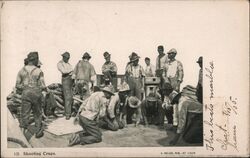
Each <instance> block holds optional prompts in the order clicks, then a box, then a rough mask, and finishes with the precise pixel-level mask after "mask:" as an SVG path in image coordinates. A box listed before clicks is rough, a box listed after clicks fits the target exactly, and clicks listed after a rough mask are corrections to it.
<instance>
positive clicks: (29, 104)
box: [20, 88, 43, 131]
mask: <svg viewBox="0 0 250 158" xmlns="http://www.w3.org/2000/svg"><path fill="white" fill-rule="evenodd" d="M42 101H43V95H42V91H41V89H39V88H25V89H24V90H23V92H22V106H21V119H20V127H21V128H26V129H27V128H28V126H29V118H30V114H31V111H33V115H34V119H35V126H36V128H37V131H39V130H40V129H41V128H42V107H41V106H42Z"/></svg>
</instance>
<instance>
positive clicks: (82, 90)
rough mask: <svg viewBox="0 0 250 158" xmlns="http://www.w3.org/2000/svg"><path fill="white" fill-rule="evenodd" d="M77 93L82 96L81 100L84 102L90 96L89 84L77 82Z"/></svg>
mask: <svg viewBox="0 0 250 158" xmlns="http://www.w3.org/2000/svg"><path fill="white" fill-rule="evenodd" d="M76 91H77V93H78V94H79V95H80V99H82V100H84V99H86V98H87V97H89V96H90V88H89V82H88V81H85V80H80V79H77V80H76Z"/></svg>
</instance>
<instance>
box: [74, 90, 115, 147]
mask: <svg viewBox="0 0 250 158" xmlns="http://www.w3.org/2000/svg"><path fill="white" fill-rule="evenodd" d="M112 95H114V93H113V86H112V85H109V86H106V87H104V88H103V89H102V91H99V92H95V93H92V94H91V95H90V97H89V98H87V99H86V100H85V101H84V103H83V104H82V105H81V107H80V108H79V111H78V114H77V117H76V121H78V122H79V124H80V125H81V126H82V128H83V129H84V131H82V132H80V133H75V134H73V135H72V136H71V138H70V140H69V146H73V145H76V144H81V145H84V144H92V143H98V142H101V141H102V133H101V131H100V129H99V127H98V122H99V119H101V118H103V117H105V115H106V108H107V106H108V104H109V102H110V98H111V96H112Z"/></svg>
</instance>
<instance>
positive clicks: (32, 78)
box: [16, 46, 202, 146]
mask: <svg viewBox="0 0 250 158" xmlns="http://www.w3.org/2000/svg"><path fill="white" fill-rule="evenodd" d="M158 53H159V55H158V57H157V60H156V68H155V67H154V66H153V65H152V64H151V63H150V58H148V57H146V58H145V63H146V67H145V68H143V67H142V66H141V65H139V59H140V57H139V56H138V55H137V54H136V53H135V52H132V54H131V55H130V56H129V62H128V64H127V65H126V68H125V78H124V81H123V82H122V83H121V85H119V86H117V66H116V64H115V63H114V62H113V61H111V54H110V53H108V52H104V54H103V56H104V59H105V63H104V64H103V66H102V73H103V76H104V77H103V79H104V86H103V87H101V88H99V87H97V76H96V71H95V68H94V66H93V65H92V64H91V63H90V62H89V60H90V59H91V56H90V54H89V53H87V52H86V53H84V54H83V56H82V60H80V61H79V62H78V63H77V64H76V66H75V68H74V69H73V67H72V66H71V64H69V59H70V53H68V52H65V53H63V54H62V60H61V61H59V62H58V64H57V68H58V70H59V71H60V72H61V74H62V89H63V95H64V103H65V105H64V106H65V117H66V120H68V119H70V117H71V116H72V104H73V87H74V88H75V90H76V92H77V93H78V94H79V95H80V99H81V100H83V103H82V104H81V106H80V107H79V110H78V112H77V115H76V119H75V123H79V124H80V125H81V126H82V128H83V129H84V130H83V131H82V132H78V133H74V134H72V136H71V138H70V140H69V146H73V145H76V144H82V145H83V144H90V143H96V142H100V141H101V140H102V133H101V131H100V129H99V128H106V129H109V130H112V131H116V130H118V129H121V128H124V127H126V126H127V124H129V123H133V122H134V123H135V126H138V125H139V124H140V123H144V124H145V125H146V126H148V124H150V123H152V122H154V123H155V124H156V125H160V126H163V124H164V117H165V116H166V118H167V121H168V124H170V125H173V124H174V122H173V120H174V118H173V117H174V113H175V112H176V113H177V111H178V110H176V111H175V110H174V109H175V107H173V106H165V105H166V104H168V105H169V104H170V102H169V100H171V102H173V100H174V98H175V99H176V96H177V95H174V94H178V93H179V92H180V84H181V83H182V81H183V76H184V73H183V66H182V63H181V62H180V61H178V60H176V59H175V56H176V54H177V51H176V50H175V49H171V50H170V51H169V52H168V53H167V55H166V54H165V53H164V47H163V46H158ZM26 62H27V63H26V64H27V65H25V66H24V67H23V68H22V69H21V70H20V71H19V73H18V76H17V82H16V89H17V91H18V92H19V93H20V94H22V108H21V120H20V127H21V128H22V129H23V130H26V129H27V127H28V119H29V115H30V113H31V110H33V113H34V116H35V125H36V127H37V132H36V137H37V138H39V137H42V136H43V128H42V125H41V122H42V121H41V120H42V109H41V102H42V101H41V100H42V91H48V89H47V88H46V86H45V83H44V76H43V72H42V71H41V69H40V68H39V63H40V62H39V56H38V53H37V52H31V53H29V54H28V57H27V59H26ZM198 63H199V65H200V66H201V70H200V75H199V76H200V77H199V83H198V86H197V92H198V94H197V96H198V100H199V101H200V102H202V58H199V60H198ZM40 65H41V63H40ZM145 77H159V78H160V79H161V82H160V84H159V95H158V94H157V93H150V94H149V95H148V96H146V97H144V93H145V83H144V81H145ZM173 96H174V97H173ZM171 97H172V98H171ZM174 105H176V104H174ZM152 115H154V121H152V119H151V118H152V117H150V116H152ZM177 124H178V123H177ZM177 124H176V125H177Z"/></svg>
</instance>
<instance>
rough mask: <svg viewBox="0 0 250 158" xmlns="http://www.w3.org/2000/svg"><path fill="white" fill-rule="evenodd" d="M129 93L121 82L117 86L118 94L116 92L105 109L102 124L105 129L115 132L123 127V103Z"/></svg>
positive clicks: (125, 85) (126, 86) (124, 83)
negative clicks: (105, 113)
mask: <svg viewBox="0 0 250 158" xmlns="http://www.w3.org/2000/svg"><path fill="white" fill-rule="evenodd" d="M129 93H130V89H129V85H128V84H127V83H126V82H123V83H122V84H121V85H120V86H119V92H116V93H115V94H114V95H113V96H112V97H111V100H110V103H109V105H108V108H107V117H106V118H105V119H106V121H105V120H104V121H105V122H106V123H105V124H103V125H104V126H106V128H108V129H110V130H113V131H117V130H118V129H122V128H123V127H124V126H125V122H126V121H125V120H124V112H125V101H126V99H127V96H128V95H129Z"/></svg>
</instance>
